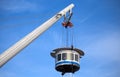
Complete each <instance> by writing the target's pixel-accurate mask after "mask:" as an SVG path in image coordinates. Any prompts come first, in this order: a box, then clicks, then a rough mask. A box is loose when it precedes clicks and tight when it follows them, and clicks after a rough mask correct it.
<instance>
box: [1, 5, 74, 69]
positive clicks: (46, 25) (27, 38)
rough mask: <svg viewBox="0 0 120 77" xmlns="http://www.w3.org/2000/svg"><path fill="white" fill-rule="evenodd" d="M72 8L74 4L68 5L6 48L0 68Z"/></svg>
mask: <svg viewBox="0 0 120 77" xmlns="http://www.w3.org/2000/svg"><path fill="white" fill-rule="evenodd" d="M73 7H74V4H70V5H69V6H67V7H66V8H64V9H63V10H62V11H60V12H59V13H57V14H56V15H54V16H53V17H52V18H50V19H49V20H47V21H46V22H44V23H43V24H42V25H40V26H39V27H38V28H36V29H35V30H33V31H32V32H31V33H29V34H28V35H26V36H25V37H24V38H22V39H21V40H20V41H18V42H17V43H15V44H14V45H13V46H11V47H10V48H8V49H7V50H6V51H4V52H3V53H2V54H1V55H0V67H2V66H3V65H4V64H5V63H6V62H8V61H9V60H10V59H11V58H13V57H14V56H15V55H17V54H18V53H19V52H20V51H21V50H23V49H24V48H25V47H26V46H28V45H29V44H30V43H31V42H32V41H33V40H35V39H36V38H37V37H38V36H40V35H41V34H42V33H43V32H44V31H46V30H47V29H48V28H49V27H51V26H52V25H53V24H54V23H55V22H56V21H58V20H59V19H60V18H61V17H62V16H63V15H65V14H66V13H67V12H68V11H70V10H71V9H72V8H73Z"/></svg>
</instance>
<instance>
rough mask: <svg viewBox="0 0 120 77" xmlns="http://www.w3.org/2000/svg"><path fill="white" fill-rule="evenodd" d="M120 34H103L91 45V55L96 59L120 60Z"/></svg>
mask: <svg viewBox="0 0 120 77" xmlns="http://www.w3.org/2000/svg"><path fill="white" fill-rule="evenodd" d="M119 46H120V35H119V33H116V32H115V33H111V34H108V35H103V36H101V38H98V39H97V40H96V41H93V43H92V45H90V46H89V48H88V49H89V50H91V52H90V55H91V57H94V58H95V59H96V58H97V59H104V60H105V59H106V60H109V61H120V58H119V55H120V47H119Z"/></svg>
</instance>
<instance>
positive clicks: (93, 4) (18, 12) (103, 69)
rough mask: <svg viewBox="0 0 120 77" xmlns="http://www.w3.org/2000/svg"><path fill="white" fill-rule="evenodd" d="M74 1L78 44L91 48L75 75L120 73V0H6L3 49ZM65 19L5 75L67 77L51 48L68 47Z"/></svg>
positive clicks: (0, 36)
mask: <svg viewBox="0 0 120 77" xmlns="http://www.w3.org/2000/svg"><path fill="white" fill-rule="evenodd" d="M71 3H74V4H75V7H74V9H73V13H74V14H73V17H72V20H71V21H72V23H73V24H74V46H75V47H77V48H79V49H82V50H83V51H84V52H85V56H84V57H83V58H81V63H80V65H81V69H80V70H79V71H78V72H76V73H75V74H74V77H88V76H89V77H119V76H120V1H119V0H0V53H2V52H4V51H5V50H6V49H7V48H9V47H10V46H11V45H13V44H14V43H16V42H17V41H18V40H20V39H21V38H22V37H24V36H25V35H27V34H28V33H29V32H31V31H32V30H34V29H35V28H36V27H38V26H39V25H40V24H42V23H43V22H44V21H46V20H47V19H49V18H50V17H52V16H53V15H55V14H56V13H57V12H59V11H60V10H62V9H63V8H65V7H66V6H67V5H69V4H71ZM62 21H63V18H62V19H60V20H59V21H58V22H57V23H55V24H54V25H53V26H52V27H51V28H50V29H48V30H47V31H46V32H44V33H43V34H42V35H41V36H40V37H39V38H37V39H36V40H35V41H34V42H33V43H31V44H30V45H29V46H28V47H27V48H25V49H24V50H22V52H20V53H19V54H18V55H16V56H15V57H14V58H13V59H11V60H10V61H9V62H8V63H7V64H5V65H4V66H3V67H2V68H0V77H47V76H50V77H61V74H60V73H59V72H57V71H56V70H55V69H54V59H53V58H52V57H51V56H50V52H52V50H53V49H55V48H59V47H62V41H61V37H62V36H63V35H62V29H63V27H62V26H61V23H62ZM64 77H68V75H65V76H64Z"/></svg>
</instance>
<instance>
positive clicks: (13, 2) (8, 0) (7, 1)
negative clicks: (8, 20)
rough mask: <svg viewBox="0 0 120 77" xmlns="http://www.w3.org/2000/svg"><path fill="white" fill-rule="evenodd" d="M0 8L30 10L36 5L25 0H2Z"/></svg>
mask: <svg viewBox="0 0 120 77" xmlns="http://www.w3.org/2000/svg"><path fill="white" fill-rule="evenodd" d="M0 5H1V6H0V8H1V9H3V10H6V11H13V12H19V11H26V10H27V11H31V10H35V9H36V5H35V4H33V3H31V2H28V1H26V0H2V1H1V2H0Z"/></svg>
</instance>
